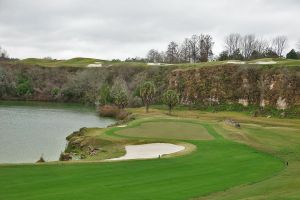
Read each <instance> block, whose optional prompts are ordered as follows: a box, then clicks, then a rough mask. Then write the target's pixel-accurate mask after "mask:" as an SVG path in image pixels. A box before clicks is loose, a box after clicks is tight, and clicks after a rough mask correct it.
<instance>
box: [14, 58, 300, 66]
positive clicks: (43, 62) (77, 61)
mask: <svg viewBox="0 0 300 200" xmlns="http://www.w3.org/2000/svg"><path fill="white" fill-rule="evenodd" d="M270 61H275V62H276V63H274V64H257V63H256V62H270ZM9 62H11V63H15V64H25V65H39V66H43V67H87V65H89V64H94V63H95V62H97V63H102V65H103V66H132V67H136V66H140V67H145V66H147V63H145V62H124V61H109V60H102V59H96V58H83V57H77V58H71V59H67V60H56V59H44V58H26V59H23V60H18V61H9ZM228 62H229V61H211V62H203V63H178V64H167V65H163V64H162V66H165V67H167V66H176V67H178V68H199V67H208V66H220V65H226V64H227V63H228ZM235 62H237V63H238V62H241V61H239V60H235ZM157 65H159V64H157ZM238 65H243V64H238ZM244 65H245V66H248V67H251V66H264V67H269V68H272V67H300V60H293V59H284V58H262V59H257V60H251V61H244Z"/></svg>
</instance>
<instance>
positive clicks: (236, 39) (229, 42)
mask: <svg viewBox="0 0 300 200" xmlns="http://www.w3.org/2000/svg"><path fill="white" fill-rule="evenodd" d="M241 39H242V36H241V35H240V34H238V33H232V34H230V35H228V36H227V37H226V38H225V49H226V50H227V52H228V55H229V56H231V55H233V54H234V52H236V51H237V50H238V49H239V47H240V43H241Z"/></svg>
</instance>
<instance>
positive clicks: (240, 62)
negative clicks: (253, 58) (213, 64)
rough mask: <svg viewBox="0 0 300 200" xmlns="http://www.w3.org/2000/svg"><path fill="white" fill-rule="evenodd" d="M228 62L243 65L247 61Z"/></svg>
mask: <svg viewBox="0 0 300 200" xmlns="http://www.w3.org/2000/svg"><path fill="white" fill-rule="evenodd" d="M227 63H228V64H241V65H243V64H245V63H246V62H243V61H228V62H227Z"/></svg>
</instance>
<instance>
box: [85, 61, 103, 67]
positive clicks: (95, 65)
mask: <svg viewBox="0 0 300 200" xmlns="http://www.w3.org/2000/svg"><path fill="white" fill-rule="evenodd" d="M87 67H102V63H100V62H95V63H93V64H89V65H87Z"/></svg>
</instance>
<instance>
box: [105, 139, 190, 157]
mask: <svg viewBox="0 0 300 200" xmlns="http://www.w3.org/2000/svg"><path fill="white" fill-rule="evenodd" d="M125 149H126V154H125V155H124V156H122V157H120V158H112V159H107V160H130V159H146V158H158V157H160V156H162V155H166V154H171V153H175V152H179V151H182V150H184V149H185V147H184V146H179V145H175V144H168V143H151V144H141V145H128V146H125Z"/></svg>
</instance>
